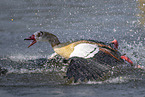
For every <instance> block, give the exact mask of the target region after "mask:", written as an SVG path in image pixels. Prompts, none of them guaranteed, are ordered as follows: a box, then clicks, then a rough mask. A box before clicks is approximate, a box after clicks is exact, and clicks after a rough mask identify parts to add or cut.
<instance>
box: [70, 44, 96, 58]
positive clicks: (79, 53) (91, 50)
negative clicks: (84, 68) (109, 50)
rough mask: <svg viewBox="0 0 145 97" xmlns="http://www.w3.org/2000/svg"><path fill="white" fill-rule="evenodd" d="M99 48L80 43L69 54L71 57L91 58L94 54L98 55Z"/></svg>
mask: <svg viewBox="0 0 145 97" xmlns="http://www.w3.org/2000/svg"><path fill="white" fill-rule="evenodd" d="M98 51H99V47H98V46H97V45H94V44H89V43H81V44H78V45H76V46H75V47H74V51H73V52H72V53H71V55H70V58H71V57H82V58H91V57H93V56H94V55H95V54H96V53H98Z"/></svg>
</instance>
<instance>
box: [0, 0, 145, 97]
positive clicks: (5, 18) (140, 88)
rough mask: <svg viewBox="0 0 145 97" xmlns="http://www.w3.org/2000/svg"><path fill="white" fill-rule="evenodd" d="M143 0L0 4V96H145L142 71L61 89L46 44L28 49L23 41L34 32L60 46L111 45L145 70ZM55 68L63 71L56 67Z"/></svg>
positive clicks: (7, 0) (49, 0) (25, 0)
mask: <svg viewBox="0 0 145 97" xmlns="http://www.w3.org/2000/svg"><path fill="white" fill-rule="evenodd" d="M144 5H145V3H144V1H143V0H138V1H135V0H55V1H54V0H35V1H34V0H33V1H32V0H3V1H1V3H0V14H1V15H0V21H1V22H0V35H1V37H0V65H1V66H2V67H4V68H7V69H8V74H7V75H2V76H0V94H1V96H2V97H4V96H5V97H34V96H35V97H40V96H41V97H49V96H54V97H68V96H69V97H76V96H77V97H88V96H90V97H96V96H99V97H105V96H110V97H116V95H117V96H118V97H136V96H138V97H145V94H144V91H145V88H144V87H145V85H144V84H145V83H144V82H145V76H144V72H143V71H136V72H135V73H132V74H128V75H123V76H118V77H115V78H110V79H108V80H106V81H99V82H88V83H81V84H71V85H65V84H64V82H65V79H64V78H63V76H62V75H63V73H61V72H57V69H56V70H54V69H50V68H49V66H47V64H46V61H47V60H46V59H47V57H48V56H50V55H51V54H52V53H53V50H52V48H51V46H50V45H49V44H48V43H43V42H39V43H37V44H35V45H33V46H32V47H30V48H27V46H28V45H29V42H28V41H24V40H23V39H24V38H26V37H28V36H29V35H31V34H33V33H34V32H35V31H38V30H43V31H44V30H45V31H49V32H51V33H53V34H55V35H57V36H58V38H59V39H60V41H61V42H67V41H70V40H78V39H92V40H100V41H108V42H109V41H112V40H113V39H117V40H118V42H119V50H120V51H121V52H122V54H123V53H126V54H127V55H128V56H129V57H130V58H131V59H132V60H133V62H134V63H136V64H140V65H141V66H145V60H144V59H145V42H144V41H145V33H144V30H145V29H144V25H145V24H144ZM59 69H62V68H60V67H59Z"/></svg>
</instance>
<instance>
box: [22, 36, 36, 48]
mask: <svg viewBox="0 0 145 97" xmlns="http://www.w3.org/2000/svg"><path fill="white" fill-rule="evenodd" d="M24 40H33V42H32V43H31V44H30V45H29V46H28V48H29V47H30V46H32V45H33V44H35V43H36V42H37V41H36V39H35V35H32V36H30V37H29V38H25V39H24Z"/></svg>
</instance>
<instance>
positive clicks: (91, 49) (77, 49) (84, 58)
mask: <svg viewBox="0 0 145 97" xmlns="http://www.w3.org/2000/svg"><path fill="white" fill-rule="evenodd" d="M24 40H33V42H32V43H31V44H30V45H29V46H28V47H30V46H32V45H33V44H35V43H36V42H38V41H46V42H49V43H50V44H51V46H52V48H53V50H54V51H55V52H56V53H57V54H59V55H60V56H62V57H64V58H65V59H71V62H70V64H69V67H68V70H67V73H66V75H67V77H68V78H69V79H70V78H72V77H74V78H75V79H76V80H78V79H79V78H81V79H82V80H84V79H85V78H87V79H88V80H89V79H91V78H94V79H96V78H98V77H99V76H102V74H103V72H104V71H108V70H109V69H108V65H109V66H115V65H117V64H123V63H124V60H123V58H126V57H125V56H124V57H121V54H120V53H119V52H118V50H117V49H118V42H117V41H112V43H104V42H99V41H94V40H79V41H74V42H71V43H69V42H68V43H60V41H59V40H58V38H57V37H56V36H55V35H53V34H51V33H49V32H44V31H37V32H35V33H34V34H33V35H32V36H30V37H29V38H25V39H24ZM112 44H114V46H115V48H114V47H113V46H112ZM127 61H128V60H127ZM129 61H131V60H129ZM129 61H128V62H129ZM102 64H106V65H102ZM107 64H108V65H107ZM89 66H90V68H92V67H91V66H93V67H94V69H92V71H94V70H95V71H94V72H96V73H94V72H92V71H90V68H89ZM76 67H78V68H76ZM81 68H82V69H81ZM106 68H107V69H106ZM84 70H85V71H84ZM82 72H84V73H83V74H82ZM86 72H88V74H87V75H86ZM96 74H98V75H96Z"/></svg>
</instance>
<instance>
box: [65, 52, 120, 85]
mask: <svg viewBox="0 0 145 97" xmlns="http://www.w3.org/2000/svg"><path fill="white" fill-rule="evenodd" d="M122 62H123V61H122V60H120V61H119V60H117V59H115V58H114V57H112V56H111V55H109V54H107V53H105V52H103V51H99V52H98V53H96V54H95V55H94V57H92V58H88V59H85V58H81V57H73V58H71V61H70V64H69V67H68V69H67V73H66V76H67V77H68V79H70V78H74V82H77V81H78V79H80V80H81V81H84V80H85V79H87V80H92V79H94V80H97V79H98V78H99V79H101V78H102V77H103V76H104V75H105V74H106V73H107V72H108V71H110V70H111V69H112V67H113V66H116V65H117V64H121V63H122Z"/></svg>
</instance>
